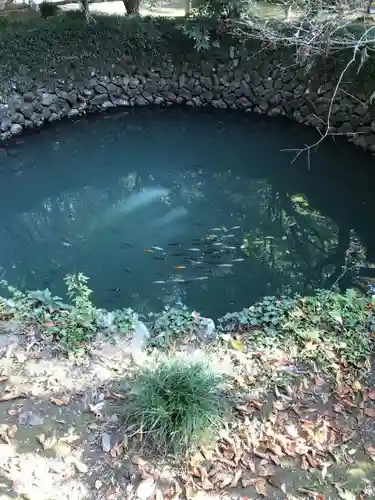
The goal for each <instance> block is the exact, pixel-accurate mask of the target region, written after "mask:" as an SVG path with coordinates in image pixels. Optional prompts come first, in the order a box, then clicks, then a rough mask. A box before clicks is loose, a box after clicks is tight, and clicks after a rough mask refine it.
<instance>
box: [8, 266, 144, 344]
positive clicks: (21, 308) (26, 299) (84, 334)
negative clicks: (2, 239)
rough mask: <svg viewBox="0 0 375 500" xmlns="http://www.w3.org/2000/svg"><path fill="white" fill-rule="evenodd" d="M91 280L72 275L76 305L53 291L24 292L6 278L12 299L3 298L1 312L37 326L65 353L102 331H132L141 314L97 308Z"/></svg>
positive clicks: (71, 288)
mask: <svg viewBox="0 0 375 500" xmlns="http://www.w3.org/2000/svg"><path fill="white" fill-rule="evenodd" d="M88 281H89V279H88V278H87V277H86V276H84V275H83V274H82V273H78V274H75V275H68V276H67V277H66V278H65V283H66V285H67V289H68V293H67V295H68V297H69V299H70V300H71V302H72V304H65V303H64V302H63V300H62V299H61V297H55V296H53V295H52V294H51V292H50V291H49V290H37V291H32V292H25V293H24V292H21V291H19V290H17V289H16V288H14V287H12V286H9V285H8V284H7V283H6V282H5V281H3V282H1V285H2V286H3V287H5V288H6V290H7V292H8V294H9V295H10V298H8V299H5V298H1V299H0V301H1V303H2V304H1V305H2V308H1V314H2V316H3V317H6V318H11V319H12V320H14V321H16V322H18V323H20V324H21V325H25V326H28V325H32V326H36V327H37V328H38V329H39V331H40V333H41V335H42V337H43V338H44V339H46V340H51V341H55V342H57V344H58V346H59V347H60V349H61V350H62V351H64V352H71V351H73V352H74V351H77V350H78V349H85V348H86V347H88V344H87V343H88V342H89V341H90V340H91V339H92V338H93V337H94V335H95V334H96V333H98V332H99V331H103V332H106V331H108V332H110V333H113V332H123V333H128V332H130V331H131V330H132V329H133V325H134V323H135V321H137V319H138V316H137V315H136V314H135V313H134V311H132V310H131V309H123V310H116V311H113V312H111V313H109V312H107V311H103V310H102V309H97V308H96V307H95V306H94V305H93V303H92V302H91V300H90V296H91V294H92V291H91V289H90V288H89V287H88Z"/></svg>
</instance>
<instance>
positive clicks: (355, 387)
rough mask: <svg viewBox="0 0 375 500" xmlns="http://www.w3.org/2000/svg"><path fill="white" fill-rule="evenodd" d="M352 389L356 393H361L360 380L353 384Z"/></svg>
mask: <svg viewBox="0 0 375 500" xmlns="http://www.w3.org/2000/svg"><path fill="white" fill-rule="evenodd" d="M352 389H353V391H355V392H359V391H360V390H361V389H362V385H361V382H360V381H359V380H355V381H354V382H353V383H352Z"/></svg>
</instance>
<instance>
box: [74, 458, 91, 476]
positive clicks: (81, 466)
mask: <svg viewBox="0 0 375 500" xmlns="http://www.w3.org/2000/svg"><path fill="white" fill-rule="evenodd" d="M74 465H75V466H76V468H77V470H78V472H82V474H86V472H87V471H88V470H89V469H88V467H87V465H86V464H84V463H83V462H81V461H80V460H74Z"/></svg>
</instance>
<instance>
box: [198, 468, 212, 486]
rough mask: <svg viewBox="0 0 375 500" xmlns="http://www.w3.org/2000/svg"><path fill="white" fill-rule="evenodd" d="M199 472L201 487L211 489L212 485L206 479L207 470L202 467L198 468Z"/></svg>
mask: <svg viewBox="0 0 375 500" xmlns="http://www.w3.org/2000/svg"><path fill="white" fill-rule="evenodd" d="M200 474H201V481H202V488H203V489H204V490H206V491H208V490H212V489H213V487H214V486H213V484H212V483H211V481H210V480H209V479H208V474H207V470H206V469H205V468H204V467H201V468H200Z"/></svg>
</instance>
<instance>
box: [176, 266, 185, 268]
mask: <svg viewBox="0 0 375 500" xmlns="http://www.w3.org/2000/svg"><path fill="white" fill-rule="evenodd" d="M174 268H175V269H186V267H185V266H174Z"/></svg>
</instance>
